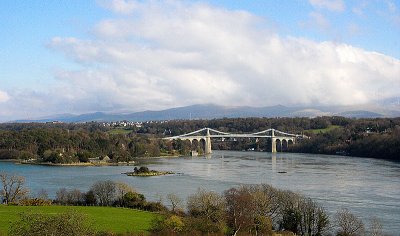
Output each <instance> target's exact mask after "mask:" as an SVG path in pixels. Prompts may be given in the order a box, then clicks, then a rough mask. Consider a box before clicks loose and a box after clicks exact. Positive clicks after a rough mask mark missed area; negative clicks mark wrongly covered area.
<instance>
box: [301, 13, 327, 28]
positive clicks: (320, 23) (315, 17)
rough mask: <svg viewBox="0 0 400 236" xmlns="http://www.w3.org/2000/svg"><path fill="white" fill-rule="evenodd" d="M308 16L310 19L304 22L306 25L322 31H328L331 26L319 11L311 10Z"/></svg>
mask: <svg viewBox="0 0 400 236" xmlns="http://www.w3.org/2000/svg"><path fill="white" fill-rule="evenodd" d="M309 17H310V20H309V21H308V22H307V23H306V26H309V27H311V28H317V29H320V30H323V31H328V30H329V29H330V28H331V23H330V22H329V20H328V19H327V18H326V17H325V16H324V15H323V14H321V13H319V12H311V13H310V14H309Z"/></svg>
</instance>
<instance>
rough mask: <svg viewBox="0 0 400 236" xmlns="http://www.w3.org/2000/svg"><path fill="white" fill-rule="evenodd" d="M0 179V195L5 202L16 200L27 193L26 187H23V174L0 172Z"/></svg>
mask: <svg viewBox="0 0 400 236" xmlns="http://www.w3.org/2000/svg"><path fill="white" fill-rule="evenodd" d="M0 181H1V184H2V189H1V191H0V196H1V197H2V199H3V202H4V203H5V204H8V203H12V202H18V201H19V200H21V199H22V198H24V197H26V196H27V194H28V192H29V191H28V189H26V188H24V183H25V178H24V177H23V176H16V175H11V176H9V175H8V174H7V173H4V172H2V173H0Z"/></svg>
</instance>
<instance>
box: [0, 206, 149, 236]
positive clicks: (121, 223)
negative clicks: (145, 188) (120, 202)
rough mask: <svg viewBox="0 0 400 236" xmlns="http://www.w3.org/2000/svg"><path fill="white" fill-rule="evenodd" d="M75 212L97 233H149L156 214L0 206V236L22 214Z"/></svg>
mask: <svg viewBox="0 0 400 236" xmlns="http://www.w3.org/2000/svg"><path fill="white" fill-rule="evenodd" d="M68 210H75V211H77V212H80V213H83V214H85V215H86V217H87V220H88V221H89V222H90V223H91V224H93V226H94V228H95V229H97V230H98V231H107V232H110V231H111V232H115V233H124V232H146V231H149V229H150V226H151V221H152V220H153V219H154V218H155V217H156V216H157V214H156V213H152V212H146V211H140V210H134V209H126V208H115V207H92V206H90V207H87V206H6V205H0V235H7V232H8V230H9V227H10V224H11V222H13V221H16V220H17V219H18V218H19V214H20V213H22V212H32V213H43V214H58V213H62V212H65V211H68Z"/></svg>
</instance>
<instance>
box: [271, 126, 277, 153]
mask: <svg viewBox="0 0 400 236" xmlns="http://www.w3.org/2000/svg"><path fill="white" fill-rule="evenodd" d="M271 152H272V153H275V152H276V138H275V130H274V129H272V130H271Z"/></svg>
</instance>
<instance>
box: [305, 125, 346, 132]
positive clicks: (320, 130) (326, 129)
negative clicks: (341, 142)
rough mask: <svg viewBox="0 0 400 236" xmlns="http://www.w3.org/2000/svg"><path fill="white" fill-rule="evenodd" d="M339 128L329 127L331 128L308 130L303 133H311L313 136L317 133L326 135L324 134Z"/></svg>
mask: <svg viewBox="0 0 400 236" xmlns="http://www.w3.org/2000/svg"><path fill="white" fill-rule="evenodd" d="M339 127H340V126H339V125H331V126H329V127H328V128H325V129H309V130H304V132H311V133H314V134H319V133H322V134H323V133H326V132H329V131H331V130H334V129H336V128H339Z"/></svg>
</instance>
